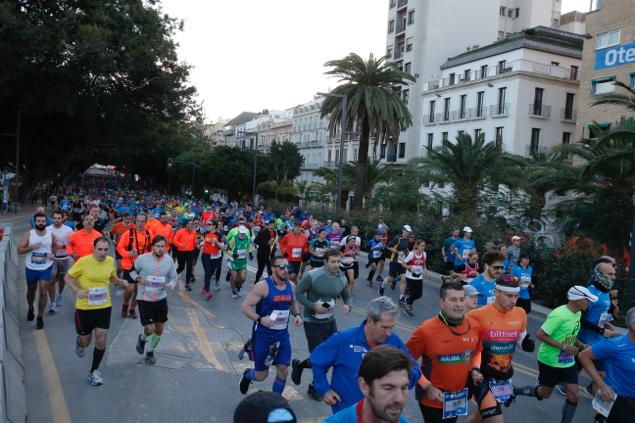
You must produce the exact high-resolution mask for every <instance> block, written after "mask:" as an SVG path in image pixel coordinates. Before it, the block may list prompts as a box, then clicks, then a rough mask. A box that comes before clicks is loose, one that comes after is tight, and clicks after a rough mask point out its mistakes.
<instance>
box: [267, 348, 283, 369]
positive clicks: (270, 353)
mask: <svg viewBox="0 0 635 423" xmlns="http://www.w3.org/2000/svg"><path fill="white" fill-rule="evenodd" d="M279 347H280V342H276V343H275V344H271V345H269V351H268V352H267V357H266V358H265V366H267V367H268V366H271V364H273V360H274V359H275V358H276V355H277V354H278V348H279Z"/></svg>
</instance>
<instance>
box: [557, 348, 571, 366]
mask: <svg viewBox="0 0 635 423" xmlns="http://www.w3.org/2000/svg"><path fill="white" fill-rule="evenodd" d="M574 361H575V358H573V356H572V355H571V354H569V353H568V352H566V351H560V355H559V356H558V363H559V364H571V363H573V362H574Z"/></svg>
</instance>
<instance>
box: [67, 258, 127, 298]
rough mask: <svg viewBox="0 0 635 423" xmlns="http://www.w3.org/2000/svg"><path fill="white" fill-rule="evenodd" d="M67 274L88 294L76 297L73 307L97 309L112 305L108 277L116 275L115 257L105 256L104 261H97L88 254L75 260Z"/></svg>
mask: <svg viewBox="0 0 635 423" xmlns="http://www.w3.org/2000/svg"><path fill="white" fill-rule="evenodd" d="M68 274H69V275H71V276H72V277H74V278H75V279H76V280H77V286H78V287H79V289H82V290H85V291H88V296H86V297H84V298H79V297H77V300H76V301H75V308H77V309H79V310H98V309H100V308H108V307H111V306H112V302H111V301H110V278H111V277H112V276H116V275H117V270H116V268H115V259H113V258H112V257H110V256H107V257H106V258H105V259H104V261H99V260H96V259H95V258H94V257H93V255H92V254H90V255H88V256H85V257H82V258H80V259H79V260H77V262H76V263H75V264H74V265H73V267H71V268H70V270H69V271H68Z"/></svg>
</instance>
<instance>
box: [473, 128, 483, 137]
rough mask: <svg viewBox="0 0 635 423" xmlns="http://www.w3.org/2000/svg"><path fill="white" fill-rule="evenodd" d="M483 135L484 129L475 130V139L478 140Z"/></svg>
mask: <svg viewBox="0 0 635 423" xmlns="http://www.w3.org/2000/svg"><path fill="white" fill-rule="evenodd" d="M481 134H483V130H482V129H475V130H474V139H477V138H478V137H480V136H481Z"/></svg>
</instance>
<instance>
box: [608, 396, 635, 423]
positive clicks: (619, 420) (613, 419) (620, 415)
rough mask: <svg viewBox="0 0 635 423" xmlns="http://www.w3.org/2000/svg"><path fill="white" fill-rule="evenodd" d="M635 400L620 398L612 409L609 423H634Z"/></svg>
mask: <svg viewBox="0 0 635 423" xmlns="http://www.w3.org/2000/svg"><path fill="white" fill-rule="evenodd" d="M633 416H635V398H628V397H622V396H618V397H617V399H616V400H615V403H614V404H613V407H612V408H611V413H610V414H609V417H608V420H607V423H626V422H633Z"/></svg>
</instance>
